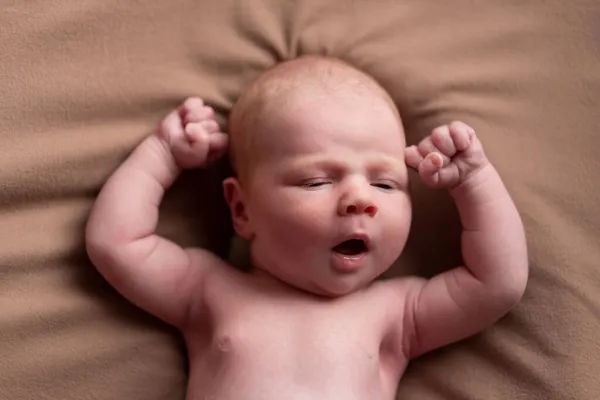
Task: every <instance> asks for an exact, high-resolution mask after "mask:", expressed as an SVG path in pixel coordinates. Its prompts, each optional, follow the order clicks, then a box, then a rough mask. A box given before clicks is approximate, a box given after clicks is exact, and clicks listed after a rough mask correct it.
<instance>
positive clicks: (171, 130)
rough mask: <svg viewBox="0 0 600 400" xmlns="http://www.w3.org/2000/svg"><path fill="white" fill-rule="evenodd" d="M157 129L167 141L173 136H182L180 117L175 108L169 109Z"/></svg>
mask: <svg viewBox="0 0 600 400" xmlns="http://www.w3.org/2000/svg"><path fill="white" fill-rule="evenodd" d="M159 130H160V135H161V136H162V138H163V139H165V140H166V141H167V143H170V142H171V141H172V140H173V138H176V137H183V126H182V125H181V117H180V116H179V113H178V112H177V110H174V111H171V112H170V113H169V115H167V116H166V117H165V119H163V120H162V122H161V124H160V127H159Z"/></svg>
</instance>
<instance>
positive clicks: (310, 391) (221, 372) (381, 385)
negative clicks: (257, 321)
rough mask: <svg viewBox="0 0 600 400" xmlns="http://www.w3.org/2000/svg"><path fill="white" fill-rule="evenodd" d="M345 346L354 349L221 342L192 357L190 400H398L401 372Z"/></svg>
mask: <svg viewBox="0 0 600 400" xmlns="http://www.w3.org/2000/svg"><path fill="white" fill-rule="evenodd" d="M344 345H350V346H351V345H352V344H351V343H350V344H348V343H343V341H342V342H340V343H336V344H335V345H334V346H327V344H326V343H322V344H321V346H308V347H307V348H305V349H302V346H295V345H294V344H293V343H277V344H275V343H268V342H263V343H261V345H258V343H253V345H252V346H250V345H249V343H248V346H244V344H242V343H231V342H229V341H228V340H227V339H222V340H221V341H220V342H219V343H217V344H216V345H215V346H212V348H210V349H207V350H208V351H202V352H199V353H198V354H190V355H191V357H190V379H189V383H188V394H187V397H186V400H271V399H273V400H281V399H286V400H319V399H323V400H326V399H331V400H340V399H344V400H393V399H394V398H395V393H396V385H397V379H398V372H399V371H397V370H396V368H393V369H394V370H395V371H392V370H391V368H386V365H385V363H384V362H383V363H382V360H380V354H379V353H378V349H372V351H370V350H371V349H365V348H360V347H358V348H357V347H353V348H348V347H347V346H344ZM344 347H346V348H344ZM395 367H397V366H395Z"/></svg>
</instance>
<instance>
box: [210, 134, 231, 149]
mask: <svg viewBox="0 0 600 400" xmlns="http://www.w3.org/2000/svg"><path fill="white" fill-rule="evenodd" d="M209 146H210V151H211V153H212V152H223V151H225V150H227V147H228V146H229V135H227V134H226V133H222V132H215V133H211V134H210V136H209Z"/></svg>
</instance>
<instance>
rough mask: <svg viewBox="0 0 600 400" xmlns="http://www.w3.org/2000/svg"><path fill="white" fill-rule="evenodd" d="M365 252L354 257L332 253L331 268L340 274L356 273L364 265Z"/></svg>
mask: <svg viewBox="0 0 600 400" xmlns="http://www.w3.org/2000/svg"><path fill="white" fill-rule="evenodd" d="M366 256H367V252H363V253H360V254H357V255H354V256H350V255H345V254H341V253H336V252H335V251H334V252H332V256H331V259H332V260H331V266H332V268H333V269H334V270H336V271H338V272H342V273H350V272H355V271H357V270H358V269H359V268H360V267H361V266H362V265H363V263H364V260H365V258H366Z"/></svg>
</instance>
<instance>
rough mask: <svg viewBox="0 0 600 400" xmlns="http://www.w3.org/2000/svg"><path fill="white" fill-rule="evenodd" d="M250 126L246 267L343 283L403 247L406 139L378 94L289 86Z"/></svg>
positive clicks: (323, 288) (360, 277)
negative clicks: (292, 94)
mask: <svg viewBox="0 0 600 400" xmlns="http://www.w3.org/2000/svg"><path fill="white" fill-rule="evenodd" d="M284 107H285V108H286V111H285V112H278V113H277V115H273V116H272V118H271V117H269V118H268V119H269V121H268V122H267V123H266V124H265V125H266V126H264V127H262V128H263V129H262V130H261V132H258V133H257V135H258V138H257V139H256V140H257V143H258V146H259V147H260V148H259V149H257V151H258V153H259V155H258V159H257V161H256V163H255V166H254V168H253V169H252V173H251V180H250V181H249V185H248V187H247V188H246V200H247V203H246V210H247V214H248V217H249V226H250V227H251V231H252V236H253V239H252V243H251V249H252V256H253V262H254V267H255V268H259V269H262V270H264V271H266V272H268V273H270V274H271V275H273V276H275V277H277V278H279V279H281V280H283V281H285V282H288V283H290V284H292V285H294V286H296V287H299V288H301V289H304V290H307V291H310V292H313V293H317V294H323V295H329V296H336V295H342V294H346V293H349V292H352V291H354V290H356V289H358V288H360V287H362V286H364V285H365V284H367V283H369V282H370V281H372V280H373V279H374V278H375V277H377V276H378V275H380V274H381V273H382V272H384V271H385V270H386V269H387V268H388V267H389V266H390V265H391V264H392V263H393V261H394V260H395V259H396V258H397V257H398V256H399V254H400V252H401V251H402V249H403V247H404V245H405V242H406V238H407V236H408V231H409V225H410V219H411V206H410V200H409V195H408V176H407V168H406V165H405V162H404V147H405V139H404V134H403V131H402V126H401V123H400V121H399V120H398V118H397V116H396V114H395V113H394V111H393V110H392V109H391V108H390V106H389V105H388V104H387V103H386V101H385V100H383V99H382V98H380V97H379V96H371V97H369V96H363V95H359V94H356V93H336V94H334V95H328V96H325V95H320V96H319V95H316V96H308V95H298V96H296V98H294V99H293V100H291V101H290V102H289V103H286V104H285V106H284Z"/></svg>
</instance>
